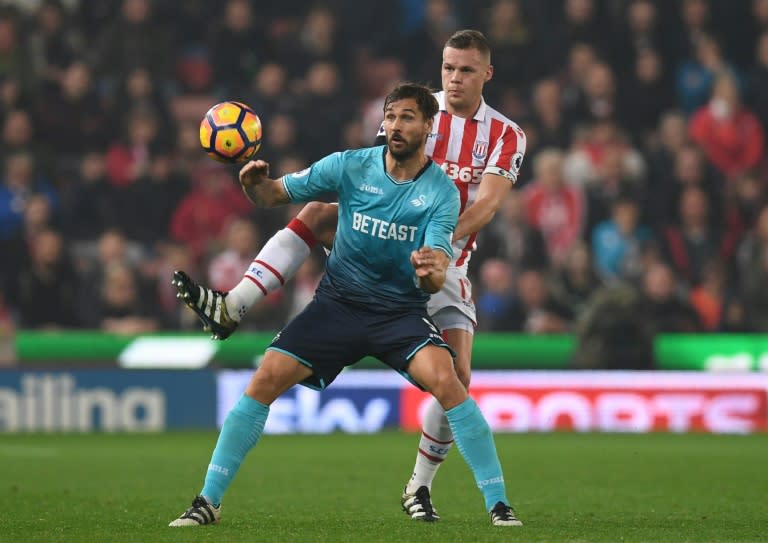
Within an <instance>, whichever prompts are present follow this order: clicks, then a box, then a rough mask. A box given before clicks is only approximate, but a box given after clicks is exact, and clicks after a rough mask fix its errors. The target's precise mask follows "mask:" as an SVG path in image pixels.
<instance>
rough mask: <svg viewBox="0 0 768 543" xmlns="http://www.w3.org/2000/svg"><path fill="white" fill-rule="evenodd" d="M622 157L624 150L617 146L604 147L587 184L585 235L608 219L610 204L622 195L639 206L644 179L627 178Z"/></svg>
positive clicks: (643, 192)
mask: <svg viewBox="0 0 768 543" xmlns="http://www.w3.org/2000/svg"><path fill="white" fill-rule="evenodd" d="M631 152H634V150H632V151H631ZM626 155H627V148H626V147H623V146H621V145H610V146H608V147H606V148H605V150H604V152H603V156H602V159H601V160H600V162H599V164H598V166H597V169H596V171H595V174H596V177H595V179H594V182H592V183H590V184H589V185H587V190H586V192H587V219H586V225H585V228H586V230H585V231H586V232H594V230H595V228H596V227H597V225H598V224H600V223H601V222H603V221H606V220H609V219H610V218H611V217H612V215H613V213H612V208H613V202H614V201H615V200H616V198H618V197H619V196H621V195H622V194H631V198H632V199H634V200H635V201H636V202H637V205H638V206H642V205H643V202H644V201H645V196H646V191H645V182H644V181H645V180H644V179H640V178H633V177H631V176H630V174H629V173H628V171H627V169H626V167H625V163H626V160H625V159H626Z"/></svg>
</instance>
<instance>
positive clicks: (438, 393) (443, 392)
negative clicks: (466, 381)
mask: <svg viewBox="0 0 768 543" xmlns="http://www.w3.org/2000/svg"><path fill="white" fill-rule="evenodd" d="M429 392H430V393H431V394H432V395H433V396H434V397H435V399H436V400H437V401H438V402H439V403H440V405H441V406H442V407H443V409H450V408H452V407H455V406H457V405H458V404H460V403H461V402H463V401H464V399H465V398H466V396H467V389H466V387H465V386H464V385H463V384H462V383H461V381H459V379H458V377H457V375H456V373H455V372H448V371H445V372H440V373H438V374H436V375H435V377H434V379H432V380H431V382H430V383H429Z"/></svg>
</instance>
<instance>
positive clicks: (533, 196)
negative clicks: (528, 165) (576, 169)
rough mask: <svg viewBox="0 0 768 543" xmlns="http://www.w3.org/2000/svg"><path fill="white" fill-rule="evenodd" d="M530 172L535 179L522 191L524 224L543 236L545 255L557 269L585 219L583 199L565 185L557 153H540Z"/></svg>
mask: <svg viewBox="0 0 768 543" xmlns="http://www.w3.org/2000/svg"><path fill="white" fill-rule="evenodd" d="M533 169H534V175H535V176H536V177H535V179H534V180H533V182H531V183H530V184H529V185H528V186H526V187H525V189H523V194H524V196H525V207H526V211H527V214H528V222H529V223H530V224H531V225H532V226H533V227H534V228H537V229H539V230H540V231H541V233H542V234H543V235H544V240H545V242H546V244H547V254H548V256H549V258H550V260H551V262H552V264H553V265H554V266H556V267H557V266H559V265H561V264H562V263H563V261H564V260H565V257H566V255H567V254H568V252H569V251H570V250H571V247H572V246H573V244H574V243H576V241H577V240H578V239H579V237H580V236H581V233H582V228H583V225H584V221H585V219H586V209H585V206H584V196H583V194H582V191H581V188H580V187H578V186H576V185H573V184H566V183H565V180H564V178H563V153H562V152H561V151H559V150H557V149H547V150H544V151H541V152H540V153H539V154H538V155H537V156H536V160H535V163H534V165H533Z"/></svg>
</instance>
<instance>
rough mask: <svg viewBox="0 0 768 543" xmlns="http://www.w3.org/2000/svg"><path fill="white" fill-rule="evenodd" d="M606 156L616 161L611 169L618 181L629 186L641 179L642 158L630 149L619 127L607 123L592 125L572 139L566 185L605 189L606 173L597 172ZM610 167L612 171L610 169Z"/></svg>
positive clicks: (567, 159) (642, 170) (642, 171)
mask: <svg viewBox="0 0 768 543" xmlns="http://www.w3.org/2000/svg"><path fill="white" fill-rule="evenodd" d="M609 156H610V157H611V159H616V160H618V164H616V165H615V166H617V167H618V169H619V172H620V177H621V178H622V179H625V180H626V181H627V182H631V183H640V182H641V181H642V180H644V179H645V172H646V165H645V160H644V159H643V156H642V155H641V154H640V152H638V150H637V149H635V148H634V147H633V146H632V145H631V143H630V142H629V141H628V139H627V138H626V136H625V134H624V133H623V132H622V130H621V128H620V126H619V125H618V124H617V123H616V122H615V121H613V120H610V119H602V120H599V121H596V122H594V123H592V124H591V125H589V126H587V127H585V128H584V129H583V130H582V131H581V133H580V134H579V135H575V136H574V138H573V144H572V145H571V148H570V150H569V151H568V154H567V156H566V158H565V163H564V171H565V174H564V175H565V178H566V179H568V182H569V183H575V184H577V185H581V186H586V185H589V184H596V185H600V184H603V185H605V184H606V180H607V179H606V173H607V172H605V171H603V172H601V168H603V161H604V160H605V159H606V157H609ZM610 166H611V170H613V169H614V165H613V164H611V165H610ZM601 177H603V179H601Z"/></svg>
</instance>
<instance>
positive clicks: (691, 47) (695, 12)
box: [674, 0, 713, 58]
mask: <svg viewBox="0 0 768 543" xmlns="http://www.w3.org/2000/svg"><path fill="white" fill-rule="evenodd" d="M678 5H679V6H680V20H681V22H682V28H680V29H679V30H678V32H677V35H676V37H677V43H676V47H674V50H676V51H679V52H680V56H681V58H686V57H693V56H694V51H695V50H696V46H697V45H698V44H699V43H700V42H701V41H703V40H706V39H708V38H709V37H710V36H711V32H712V29H713V28H712V27H713V21H712V9H711V5H710V0H681V1H680V2H679V3H678Z"/></svg>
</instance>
